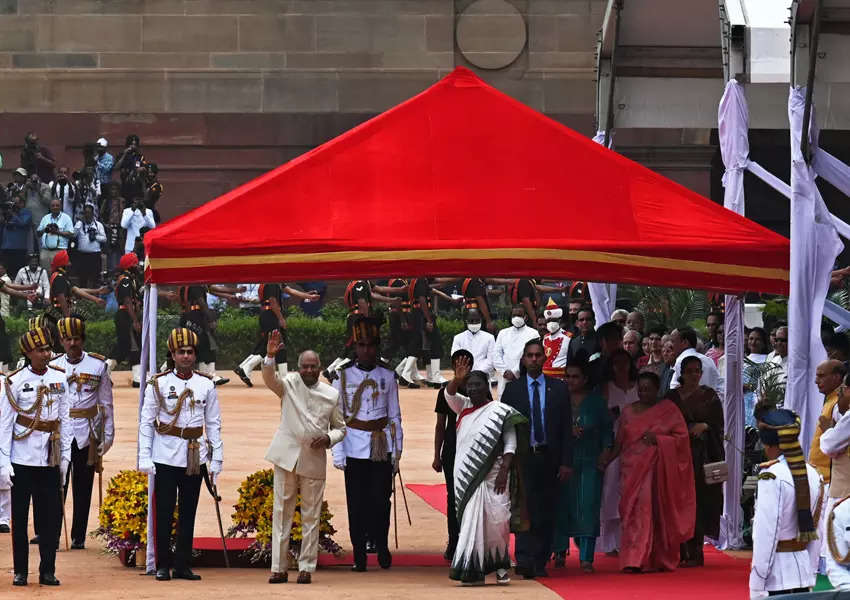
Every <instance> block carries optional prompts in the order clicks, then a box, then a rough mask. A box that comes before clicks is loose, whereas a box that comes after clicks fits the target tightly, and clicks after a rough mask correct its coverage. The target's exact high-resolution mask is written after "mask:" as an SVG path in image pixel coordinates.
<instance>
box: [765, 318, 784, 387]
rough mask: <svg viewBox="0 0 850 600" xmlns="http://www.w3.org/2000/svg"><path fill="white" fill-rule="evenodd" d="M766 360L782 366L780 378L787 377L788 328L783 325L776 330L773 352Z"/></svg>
mask: <svg viewBox="0 0 850 600" xmlns="http://www.w3.org/2000/svg"><path fill="white" fill-rule="evenodd" d="M768 360H769V361H770V362H772V363H773V364H775V365H779V366H780V367H782V379H783V380H784V379H786V378H787V377H788V328H787V327H785V326H783V327H779V328H778V329H777V330H776V338H775V339H774V343H773V352H771V353H770V356H768Z"/></svg>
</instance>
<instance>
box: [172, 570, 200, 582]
mask: <svg viewBox="0 0 850 600" xmlns="http://www.w3.org/2000/svg"><path fill="white" fill-rule="evenodd" d="M171 577H173V578H174V579H188V580H189V581H200V580H201V576H200V575H196V574H194V573H192V569H190V568H189V567H185V568H183V569H174V570H172V571H171Z"/></svg>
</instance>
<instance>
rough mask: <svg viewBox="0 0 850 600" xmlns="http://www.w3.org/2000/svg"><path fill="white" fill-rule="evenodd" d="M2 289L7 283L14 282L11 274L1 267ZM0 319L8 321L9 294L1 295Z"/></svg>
mask: <svg viewBox="0 0 850 600" xmlns="http://www.w3.org/2000/svg"><path fill="white" fill-rule="evenodd" d="M0 281H2V282H3V283H0V287H3V286H4V285H5V284H7V283H12V280H11V279H10V278H9V274H8V273H7V272H6V267H5V266H3V265H0ZM0 318H3V319H8V318H9V294H0Z"/></svg>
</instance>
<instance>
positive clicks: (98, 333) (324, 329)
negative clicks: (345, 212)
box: [6, 309, 464, 369]
mask: <svg viewBox="0 0 850 600" xmlns="http://www.w3.org/2000/svg"><path fill="white" fill-rule="evenodd" d="M292 312H293V313H294V314H291V315H290V316H289V317H287V320H286V324H287V331H288V338H289V343H288V344H287V354H288V357H287V358H288V360H289V363H290V364H295V361H296V358H297V355H298V353H299V352H301V351H302V350H305V349H307V348H311V349H313V350H315V351H316V352H318V353H319V356H321V358H322V362H323V363H324V364H329V363H330V362H331V361H332V360H333V359H334V358H336V357H337V356H340V355H341V353H342V351H343V349H344V346H345V319H344V318H341V317H340V316H338V315H334V317H333V318H327V317H323V318H320V319H315V318H311V317H307V316H305V315H304V314H303V313H300V311H292ZM178 320H179V316H178V315H176V314H160V315H158V325H157V359H158V360H160V361H162V360H163V359H164V357H165V352H166V348H165V340H166V338H167V336H168V333H169V331H171V329H172V328H173V327H175V326H176V325H177V323H178ZM437 324H438V327H439V329H440V336H441V337H442V341H443V348H444V357H443V359H444V360H443V366H444V367H446V366H448V353H449V350H450V349H451V346H452V338H453V337H454V336H455V335H456V334H457V333H459V332H460V331H462V330H463V328H464V324H463V322H462V321H460V320H454V319H438V320H437ZM26 326H27V320H26V319H25V318H16V317H9V318H7V319H6V331H7V333H8V334H9V338H10V341H11V346H12V355H13V357H14V360H15V361H17V359H18V357H19V356H20V354H19V352H18V338H19V337H20V336H21V334H23V332H24V330H25V329H26ZM86 333H87V341H86V349H87V350H89V351H91V352H98V353H100V354H103V355H105V356H109V355H110V354H111V353H112V347H113V346H114V345H115V323H114V321H113V320H112V319H108V320H98V321H92V320H89V321H88V322H87V323H86ZM381 333H382V336H383V338H384V340H387V339H388V337H389V329H388V326H387V325H386V324H384V327H383V329H382V332H381ZM215 337H216V340H217V341H218V345H219V350H218V356H217V358H216V369H233V368H234V367H235V366H237V365H238V364H239V363H240V362H242V360H243V359H244V358H245V356H246V355H247V354H248V353H249V352H250V351H251V350H252V349H253V347H254V345H255V344H256V342H257V339H258V337H259V324H258V320H257V317H256V316H250V315H246V314H244V313H241V312H239V311H236V310H232V309H227V310H225V311H224V312H223V313H222V315H221V317H220V318H219V320H218V325H217V329H216V334H215Z"/></svg>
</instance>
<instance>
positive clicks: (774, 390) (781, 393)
mask: <svg viewBox="0 0 850 600" xmlns="http://www.w3.org/2000/svg"><path fill="white" fill-rule="evenodd" d="M744 380H745V381H749V382H750V383H751V384H752V385H753V388H754V389H755V392H756V396H757V398H758V404H759V405H760V406H763V407H769V408H776V407H779V406H782V404H783V403H784V402H785V383H786V380H787V377H786V375H785V369H783V368H782V365H780V364H777V363H773V362H768V361H765V362H763V363H757V362H753V361H752V360H750V359H749V358H746V357H744Z"/></svg>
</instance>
